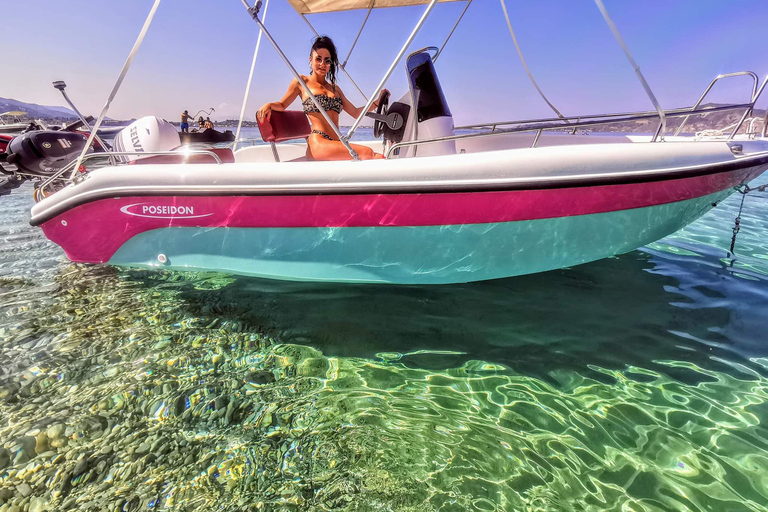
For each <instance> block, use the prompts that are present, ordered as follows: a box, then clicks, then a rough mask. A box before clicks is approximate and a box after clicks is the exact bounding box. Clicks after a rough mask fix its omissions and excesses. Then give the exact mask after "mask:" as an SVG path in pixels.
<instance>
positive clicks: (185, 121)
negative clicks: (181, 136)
mask: <svg viewBox="0 0 768 512" xmlns="http://www.w3.org/2000/svg"><path fill="white" fill-rule="evenodd" d="M190 119H192V116H190V115H189V111H188V110H185V111H184V112H182V113H181V123H180V124H179V128H180V129H181V133H189V120H190Z"/></svg>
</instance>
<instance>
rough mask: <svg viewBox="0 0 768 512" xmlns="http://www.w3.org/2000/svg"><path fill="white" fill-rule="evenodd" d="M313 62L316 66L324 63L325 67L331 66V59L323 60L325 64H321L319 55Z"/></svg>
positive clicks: (321, 59)
mask: <svg viewBox="0 0 768 512" xmlns="http://www.w3.org/2000/svg"><path fill="white" fill-rule="evenodd" d="M315 62H316V63H318V64H323V63H325V65H326V66H330V65H331V59H325V62H323V58H322V57H320V56H319V55H318V56H317V57H315Z"/></svg>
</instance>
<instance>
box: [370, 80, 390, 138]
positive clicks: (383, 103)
mask: <svg viewBox="0 0 768 512" xmlns="http://www.w3.org/2000/svg"><path fill="white" fill-rule="evenodd" d="M388 108H389V91H388V90H386V89H382V90H381V92H380V93H379V105H378V106H377V107H376V114H378V115H379V116H380V118H383V117H384V116H386V115H387V109H388ZM386 126H387V125H386V122H385V121H380V120H378V119H377V120H376V121H374V122H373V136H374V137H376V138H377V139H378V138H379V137H381V136H382V135H384V128H386Z"/></svg>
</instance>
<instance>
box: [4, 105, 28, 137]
mask: <svg viewBox="0 0 768 512" xmlns="http://www.w3.org/2000/svg"><path fill="white" fill-rule="evenodd" d="M26 115H27V113H26V112H23V111H21V110H11V111H9V112H3V113H2V114H0V133H3V134H15V133H21V132H23V131H24V130H26V129H27V127H28V126H29V121H22V120H21V119H19V117H21V116H26Z"/></svg>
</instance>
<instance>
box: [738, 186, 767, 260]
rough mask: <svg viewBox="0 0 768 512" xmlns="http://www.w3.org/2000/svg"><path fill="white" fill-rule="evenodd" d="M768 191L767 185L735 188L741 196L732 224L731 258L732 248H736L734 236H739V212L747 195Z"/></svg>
mask: <svg viewBox="0 0 768 512" xmlns="http://www.w3.org/2000/svg"><path fill="white" fill-rule="evenodd" d="M766 189H768V183H766V184H765V185H760V186H759V187H755V188H752V187H750V186H749V185H739V186H738V187H736V191H737V192H739V193H740V194H741V205H740V206H739V214H738V215H736V219H735V220H734V223H733V229H732V231H733V236H732V237H731V251H730V253H731V256H733V254H734V253H733V248H734V247H735V246H736V235H738V234H739V231H741V212H742V210H743V209H744V199H746V197H747V194H749V193H750V192H765V190H766Z"/></svg>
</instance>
